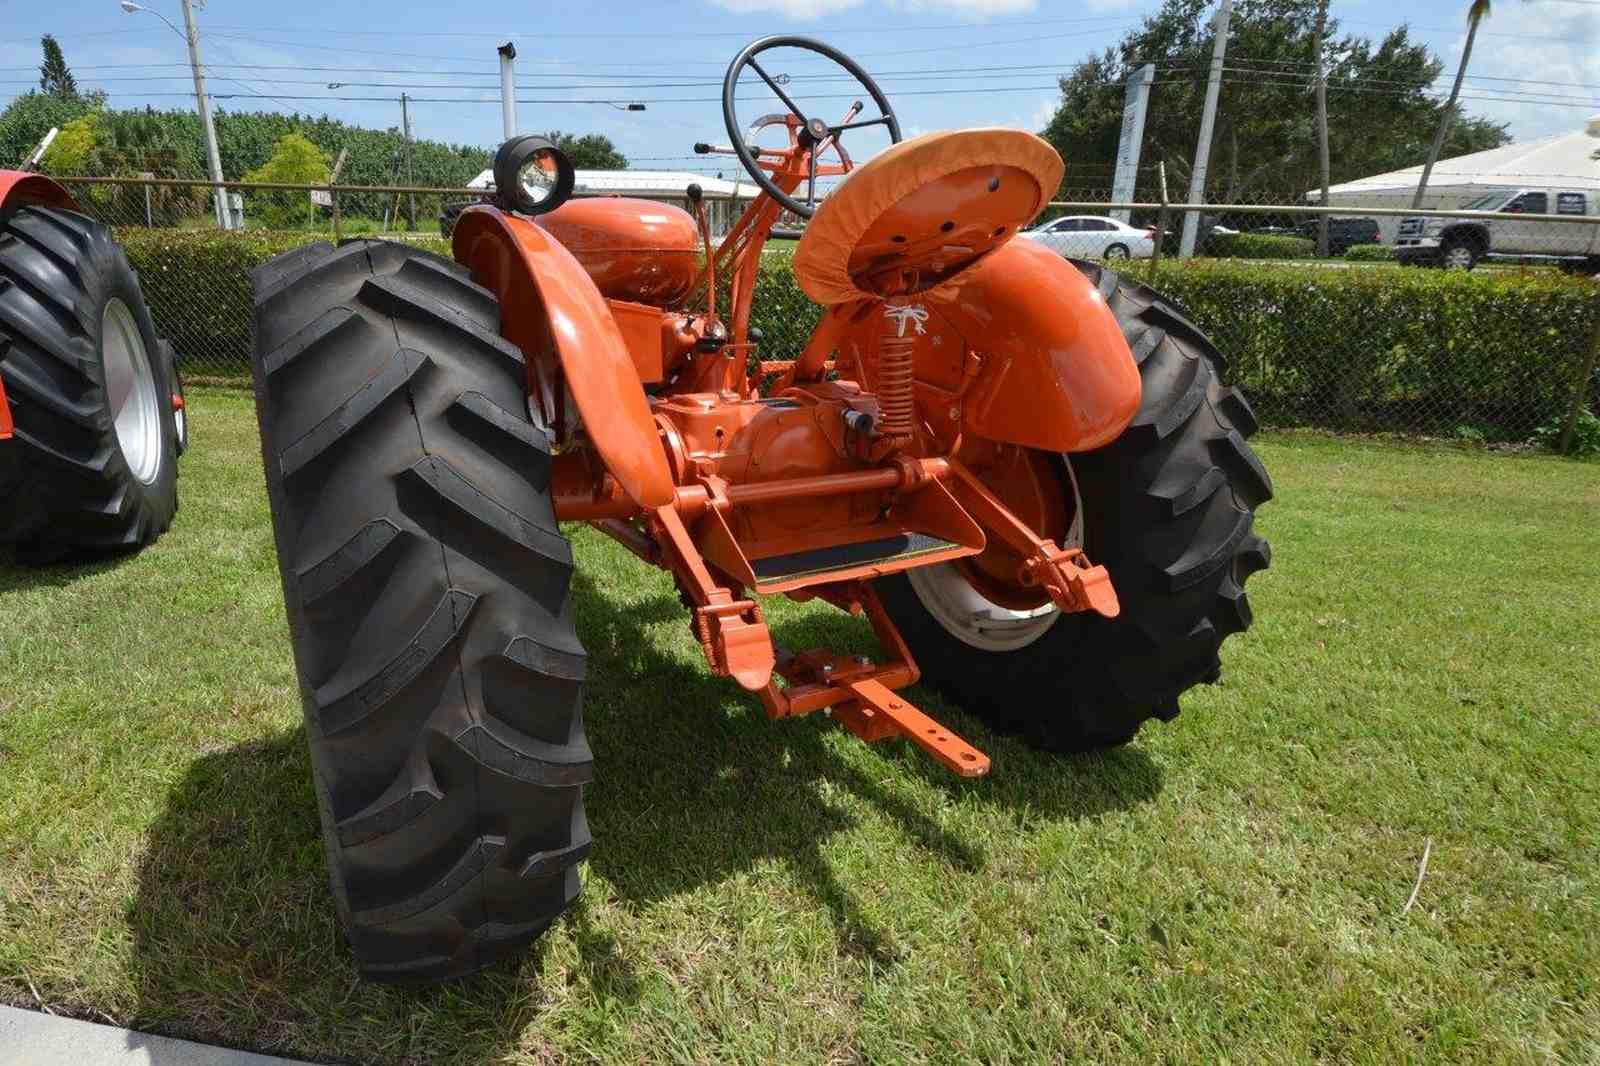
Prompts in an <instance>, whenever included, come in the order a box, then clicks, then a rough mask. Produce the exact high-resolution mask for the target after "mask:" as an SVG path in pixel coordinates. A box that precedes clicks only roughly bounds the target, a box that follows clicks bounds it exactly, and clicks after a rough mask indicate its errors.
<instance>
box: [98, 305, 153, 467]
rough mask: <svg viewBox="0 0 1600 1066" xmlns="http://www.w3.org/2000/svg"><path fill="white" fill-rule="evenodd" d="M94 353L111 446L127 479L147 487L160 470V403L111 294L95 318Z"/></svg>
mask: <svg viewBox="0 0 1600 1066" xmlns="http://www.w3.org/2000/svg"><path fill="white" fill-rule="evenodd" d="M100 349H101V357H102V361H103V362H104V365H105V371H106V407H107V408H108V409H109V410H110V412H111V418H112V422H113V424H114V425H115V427H116V430H117V444H118V446H119V447H121V449H122V458H123V461H124V462H126V463H127V464H128V469H129V470H130V471H132V473H133V476H134V477H135V478H137V479H138V480H139V481H140V482H142V483H143V484H146V485H148V484H150V483H152V482H153V481H155V479H156V474H158V473H159V472H160V470H161V401H160V397H159V395H158V394H157V392H156V377H155V373H154V372H153V371H152V370H151V368H150V355H149V353H148V352H146V351H145V347H144V336H143V335H142V334H141V333H140V332H139V323H138V322H137V321H136V320H135V319H134V317H133V312H132V311H130V310H128V305H127V304H125V303H123V302H122V300H121V299H119V298H118V297H115V296H113V297H112V298H111V299H109V300H107V301H106V308H105V311H104V312H102V313H101V316H100Z"/></svg>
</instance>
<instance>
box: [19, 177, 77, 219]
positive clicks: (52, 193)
mask: <svg viewBox="0 0 1600 1066" xmlns="http://www.w3.org/2000/svg"><path fill="white" fill-rule="evenodd" d="M28 204H38V205H40V206H42V207H65V208H67V209H68V210H70V211H81V210H83V208H81V207H79V206H78V201H77V200H74V199H73V198H72V194H71V193H69V192H68V191H67V190H66V189H64V188H62V187H61V186H60V185H58V184H56V183H55V182H54V181H51V180H50V179H49V178H47V177H45V176H44V175H43V174H29V173H27V172H26V171H22V170H0V211H9V210H11V209H12V208H17V207H23V206H26V205H28Z"/></svg>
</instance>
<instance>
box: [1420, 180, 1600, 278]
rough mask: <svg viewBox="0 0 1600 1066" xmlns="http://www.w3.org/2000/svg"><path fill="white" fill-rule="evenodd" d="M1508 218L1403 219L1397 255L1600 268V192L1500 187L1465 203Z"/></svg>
mask: <svg viewBox="0 0 1600 1066" xmlns="http://www.w3.org/2000/svg"><path fill="white" fill-rule="evenodd" d="M1461 209H1462V210H1463V211H1493V212H1497V213H1499V214H1503V215H1505V216H1506V217H1505V218H1504V219H1498V218H1496V219H1492V220H1491V219H1478V218H1427V217H1415V218H1404V219H1401V220H1400V229H1399V231H1398V233H1397V235H1396V238H1395V256H1396V258H1398V259H1399V260H1400V262H1402V263H1412V264H1422V265H1425V266H1442V267H1448V268H1451V269H1456V270H1471V269H1472V268H1473V267H1475V266H1477V265H1478V262H1479V261H1480V260H1483V259H1497V258H1500V259H1527V260H1544V261H1548V262H1555V263H1559V264H1561V265H1562V266H1563V267H1566V268H1568V269H1573V270H1583V271H1586V272H1589V273H1593V272H1594V271H1600V191H1595V190H1580V189H1561V188H1554V187H1525V188H1520V189H1510V188H1507V189H1498V190H1496V191H1494V192H1490V193H1485V194H1484V195H1482V196H1479V197H1478V198H1477V199H1474V200H1471V201H1469V202H1467V203H1465V204H1462V205H1461ZM1518 215H1573V216H1578V217H1587V218H1590V219H1593V220H1594V222H1593V223H1591V224H1589V225H1583V224H1578V223H1567V222H1539V221H1535V220H1531V219H1519V218H1517V217H1516V216H1518Z"/></svg>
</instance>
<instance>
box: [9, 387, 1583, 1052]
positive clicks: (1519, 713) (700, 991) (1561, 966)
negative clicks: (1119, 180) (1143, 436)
mask: <svg viewBox="0 0 1600 1066" xmlns="http://www.w3.org/2000/svg"><path fill="white" fill-rule="evenodd" d="M195 391H196V395H194V396H193V398H192V401H191V402H192V411H193V415H192V425H193V427H194V439H195V447H194V450H192V451H191V452H190V453H189V456H188V457H187V458H186V460H185V466H184V472H183V478H182V481H181V489H182V498H183V509H182V510H181V512H180V513H179V516H178V522H177V525H176V526H175V527H174V529H173V530H172V532H171V533H169V534H168V535H167V536H166V537H165V538H164V539H162V540H161V542H160V543H159V544H157V545H156V546H155V547H154V548H153V549H151V550H149V551H147V552H145V553H144V554H143V555H140V556H138V557H136V558H131V559H125V560H121V561H118V562H113V563H106V564H102V565H95V566H88V567H83V568H78V569H68V570H60V569H57V570H37V571H32V570H20V569H14V568H8V567H5V566H3V565H0V619H3V623H0V785H3V788H0V1000H3V1001H6V1002H9V1003H12V1004H16V1005H19V1006H25V1007H27V1006H44V1007H48V1008H50V1009H54V1010H56V1011H58V1012H62V1013H67V1014H73V1015H77V1016H80V1017H86V1018H91V1019H98V1020H110V1021H115V1022H118V1023H121V1024H125V1025H129V1026H132V1027H134V1028H137V1029H145V1030H152V1031H161V1032H166V1033H171V1034H175V1035H181V1036H186V1037H191V1038H195V1039H200V1040H209V1041H214V1042H219V1043H224V1044H229V1045H234V1046H243V1047H250V1048H254V1049H258V1050H271V1051H276V1052H279V1053H282V1054H288V1055H293V1056H297V1057H302V1058H310V1059H322V1060H334V1061H341V1062H346V1061H347V1062H397V1061H406V1062H460V1063H467V1062H480V1061H485V1060H505V1061H511V1062H526V1063H545V1062H556V1061H573V1060H578V1061H586V1060H592V1059H600V1060H607V1061H612V1062H637V1061H642V1060H648V1061H669V1060H670V1061H678V1060H684V1061H706V1062H709V1061H717V1062H727V1061H748V1062H785V1063H789V1062H795V1063H799V1062H819V1061H861V1060H870V1061H875V1062H877V1061H889V1062H901V1061H908V1062H909V1061H962V1062H967V1061H986V1062H1016V1063H1042V1062H1050V1061H1060V1060H1065V1059H1072V1058H1083V1059H1088V1060H1093V1061H1108V1060H1138V1061H1154V1060H1160V1061H1167V1062H1209V1061H1219V1060H1221V1059H1223V1058H1228V1059H1230V1060H1232V1061H1262V1060H1271V1061H1306V1060H1324V1061H1341V1062H1344V1061H1356V1062H1372V1063H1389V1062H1394V1061H1399V1060H1413V1059H1424V1060H1433V1061H1450V1062H1461V1061H1497V1062H1498V1061H1530V1062H1531V1061H1539V1062H1546V1061H1563V1060H1564V1061H1569V1062H1575V1063H1577V1062H1585V1063H1593V1062H1595V1061H1596V1060H1597V1057H1600V1035H1597V1034H1600V856H1597V850H1600V536H1597V529H1600V465H1594V464H1579V463H1573V462H1564V461H1559V460H1554V459H1548V458H1533V457H1516V458H1506V457H1491V456H1487V455H1483V454H1479V453H1473V452H1467V451H1457V450H1450V449H1431V450H1430V449H1420V448H1410V447H1401V446H1394V445H1379V444H1369V443H1359V442H1341V441H1334V440H1330V439H1326V438H1321V437H1306V436H1279V437H1268V438H1266V439H1265V440H1263V441H1262V442H1261V446H1260V451H1261V453H1262V455H1263V457H1264V458H1265V460H1266V462H1267V464H1268V466H1269V467H1270V468H1271V470H1272V472H1273V475H1274V477H1275V479H1276V482H1277V488H1278V500H1277V501H1276V502H1274V503H1272V504H1271V505H1270V506H1269V507H1268V508H1267V509H1266V510H1265V511H1264V512H1263V514H1262V516H1261V521H1260V525H1261V527H1262V528H1263V530H1264V532H1265V533H1266V535H1267V536H1268V537H1270V538H1271V540H1272V543H1273V547H1274V549H1275V553H1276V554H1275V563H1274V566H1273V568H1272V569H1271V570H1269V571H1267V572H1265V573H1262V574H1259V575H1257V576H1256V578H1255V579H1254V580H1253V581H1252V583H1251V585H1250V592H1251V599H1252V602H1253V604H1254V607H1255V614H1256V618H1257V624H1256V627H1255V629H1254V630H1253V631H1251V632H1250V633H1249V634H1247V635H1246V636H1245V637H1243V638H1235V639H1234V640H1233V641H1231V642H1229V644H1228V645H1227V647H1226V648H1225V649H1224V658H1225V663H1226V672H1225V676H1224V680H1223V682H1222V684H1220V685H1218V686H1214V687H1210V688H1207V689H1204V690H1203V691H1199V692H1196V693H1194V694H1193V695H1192V696H1191V697H1189V698H1188V700H1187V701H1186V704H1185V712H1184V714H1183V715H1182V716H1181V717H1180V718H1179V719H1178V720H1177V721H1175V722H1173V723H1171V724H1168V725H1160V724H1155V725H1153V726H1152V727H1150V728H1148V729H1147V730H1146V731H1145V733H1143V734H1142V735H1141V737H1140V738H1139V739H1138V741H1137V742H1136V743H1134V744H1133V745H1132V746H1130V747H1128V748H1125V749H1123V750H1120V751H1117V752H1114V753H1112V754H1109V755H1105V756H1102V757H1095V758H1078V759H1061V758H1050V757H1044V756H1041V755H1037V754H1035V753H1032V752H1030V751H1029V750H1027V749H1026V748H1024V747H1022V746H1020V745H1019V744H1016V743H1014V742H1012V741H1010V740H1007V739H1004V738H1001V737H997V736H994V735H993V734H990V733H989V732H987V731H986V730H985V729H984V728H982V726H980V725H979V724H978V723H977V722H976V721H975V720H973V719H972V718H970V717H969V716H967V715H965V714H963V713H962V712H961V711H960V710H959V709H957V708H955V707H951V706H948V705H945V704H942V703H941V702H940V700H939V699H938V698H937V697H936V696H934V694H932V693H931V692H927V691H915V692H914V693H913V694H914V696H915V698H917V699H918V700H919V702H920V703H921V704H922V705H923V706H924V707H926V708H927V709H929V710H930V711H931V712H933V713H934V714H935V715H937V716H939V717H941V718H943V719H944V720H946V721H947V722H949V723H950V724H951V725H952V726H953V727H954V728H956V729H957V730H959V731H960V732H961V733H962V734H963V735H964V736H966V737H968V738H969V739H971V740H973V741H974V742H976V743H977V744H978V745H979V746H980V747H982V748H983V749H985V750H986V751H988V752H989V753H990V754H991V755H992V757H993V759H994V770H993V774H992V776H991V777H989V778H987V779H984V780H979V781H976V782H962V781H959V780H957V779H955V778H953V777H950V776H947V775H946V774H944V773H943V772H942V771H940V770H939V769H938V768H937V767H935V766H934V765H932V764H931V763H930V762H928V761H927V760H925V759H924V758H923V757H921V756H920V755H919V754H917V753H916V752H915V751H914V750H911V749H908V748H907V747H906V746H905V745H904V744H903V743H900V742H894V743H889V744H885V745H880V746H876V747H868V746H866V745H863V744H861V743H860V742H858V741H856V740H855V739H853V738H852V737H850V736H849V735H847V734H845V733H843V732H842V731H840V730H839V729H837V728H836V727H834V726H832V725H831V724H830V723H828V722H827V721H825V720H823V719H822V718H820V717H817V718H814V719H807V720H802V721H797V722H788V723H769V722H767V721H766V720H765V719H764V717H763V716H762V714H761V712H760V710H759V708H758V707H757V706H756V704H755V702H754V701H753V700H749V699H746V698H743V697H742V695H741V694H740V692H739V691H738V690H737V688H736V687H735V686H733V685H732V684H731V683H729V682H721V681H716V680H713V679H712V678H710V677H709V676H708V675H707V673H706V671H705V668H704V665H703V663H702V662H701V660H700V654H699V650H698V647H697V645H696V644H695V642H694V641H693V640H692V639H691V638H690V635H689V631H688V628H687V626H686V624H685V622H684V617H683V614H682V612H681V610H680V608H679V606H678V604H677V599H676V596H675V595H674V593H673V590H672V587H671V584H670V582H669V581H668V580H667V579H666V578H665V577H664V576H663V575H661V574H659V573H656V572H653V571H647V570H645V569H643V568H642V567H641V566H639V565H637V564H636V563H635V562H634V560H633V558H632V556H629V555H627V554H626V553H625V552H623V551H622V550H621V549H619V548H617V547H614V546H613V545H611V544H610V542H608V541H605V540H603V539H601V538H599V537H597V536H594V535H590V534H588V533H580V534H579V535H578V536H577V539H576V548H577V553H578V556H579V559H580V576H579V578H578V582H579V583H578V585H577V602H578V614H579V620H578V626H579V632H580V634H581V635H582V637H583V640H584V642H585V644H586V645H587V646H588V648H589V652H590V676H591V678H592V681H591V683H590V688H589V694H588V722H589V734H590V737H591V741H592V743H593V746H594V749H595V755H596V759H597V779H596V783H595V784H594V786H593V787H592V788H591V790H590V792H589V812H590V820H591V823H592V825H593V827H594V833H595V839H596V848H595V852H594V856H593V858H592V860H591V861H590V863H589V866H588V873H587V884H588V887H587V889H586V891H585V895H584V897H583V902H582V904H581V905H580V906H579V907H578V908H577V909H576V911H575V912H574V913H572V914H571V915H570V916H569V917H568V918H566V919H565V920H564V921H562V922H561V923H560V924H559V925H558V926H557V927H556V928H555V929H554V930H553V931H552V932H551V933H550V935H548V936H546V937H545V938H544V940H543V941H542V942H541V943H540V945H539V946H538V947H537V948H536V949H535V950H533V951H532V952H530V953H529V954H528V955H527V956H526V957H525V958H524V959H522V960H521V961H520V963H518V964H515V965H507V966H504V967H502V968H500V969H498V970H495V971H492V972H490V973H488V974H485V975H482V976H480V977H477V978H474V979H472V980H469V981H466V982H463V983H459V984H455V985H451V986H448V987H442V988H426V989H421V990H409V989H396V988H385V987H379V986H372V985H366V984H362V983H360V982H358V981H357V980H356V976H355V968H354V966H353V964H352V961H351V957H350V955H349V953H348V951H347V950H346V948H345V947H344V945H343V943H342V941H341V937H340V933H339V931H338V929H337V926H336V923H335V918H334V912H333V906H332V903H331V902H330V899H329V896H328V893H327V886H326V884H325V874H324V868H323V860H322V851H321V845H320V843H319V837H318V827H317V814H316V808H315V804H314V802H313V799H312V793H311V787H310V782H309V769H308V761H307V757H306V752H305V738H304V735H303V731H302V729H301V726H300V706H299V698H298V695H297V693H296V689H295V682H294V674H293V667H292V664H291V661H290V653H289V646H288V640H287V636H286V633H285V629H284V621H283V611H282V606H281V604H280V602H279V587H278V575H277V570H276V567H275V563H274V560H273V549H272V536H271V531H270V529H269V526H268V516H267V505H266V499H265V494H264V493H263V491H262V482H261V474H260V469H259V452H258V450H257V444H256V431H255V419H254V414H253V411H252V409H251V407H250V404H249V402H248V399H247V397H246V396H245V395H244V394H241V393H232V392H226V391H203V390H195ZM768 617H769V620H770V621H771V622H772V625H773V629H774V631H775V634H776V636H777V637H778V639H779V640H780V641H781V642H782V643H784V644H785V645H787V646H790V647H802V648H803V647H807V646H813V645H815V644H819V643H822V642H825V641H826V642H830V643H832V644H834V645H835V646H847V647H848V646H858V645H859V646H862V647H865V645H866V642H867V641H868V640H869V639H870V636H869V633H868V631H867V630H866V628H865V626H864V624H859V623H857V622H855V621H851V620H847V619H843V618H842V616H839V615H838V614H837V613H835V612H833V611H832V610H831V609H830V608H826V607H818V606H815V605H808V606H799V605H794V604H789V603H786V602H777V603H774V604H773V605H772V607H771V611H770V613H769V616H768ZM1023 696H1024V694H1022V693H1019V694H1018V697H1019V698H1023ZM1429 841H1431V842H1432V849H1431V855H1430V858H1429V862H1428V868H1427V875H1426V877H1425V879H1424V880H1423V882H1422V886H1421V891H1420V894H1419V896H1418V899H1417V903H1416V905H1415V906H1414V907H1413V908H1412V909H1411V911H1410V912H1409V913H1406V914H1403V913H1402V910H1403V908H1404V906H1405V903H1406V899H1407V897H1408V896H1409V895H1410V894H1411V891H1412V886H1413V883H1414V881H1415V879H1416V875H1417V869H1418V862H1419V860H1420V859H1421V857H1422V853H1423V850H1424V847H1425V845H1427V844H1428V842H1429Z"/></svg>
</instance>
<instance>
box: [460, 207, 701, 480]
mask: <svg viewBox="0 0 1600 1066" xmlns="http://www.w3.org/2000/svg"><path fill="white" fill-rule="evenodd" d="M452 246H453V249H454V253H455V258H456V261H457V262H459V263H460V264H461V265H463V266H465V267H466V268H467V269H469V270H471V271H472V277H473V280H474V281H476V282H477V283H478V284H480V285H482V286H484V287H485V288H487V289H489V290H490V291H491V292H493V293H494V294H495V295H496V296H497V297H499V300H500V316H501V317H500V321H501V326H500V331H501V333H502V334H503V335H504V336H505V337H506V339H507V340H510V341H511V342H513V343H514V344H516V345H517V347H518V348H521V349H522V353H523V357H524V358H525V359H526V361H527V364H528V394H529V396H530V397H533V398H537V397H538V390H539V387H540V386H539V377H538V373H539V371H538V368H539V366H540V364H541V363H542V364H544V365H545V366H546V367H547V368H548V364H549V362H550V361H551V360H552V359H554V360H555V361H556V362H557V363H558V365H559V367H560V370H561V376H562V378H564V379H565V382H566V387H567V389H568V391H570V392H571V394H572V399H573V402H575V403H576V404H577V407H578V414H579V416H580V417H581V418H582V420H583V426H584V430H585V432H586V433H587V434H588V437H589V439H590V440H591V441H593V442H594V447H595V450H596V451H598V452H599V453H600V458H601V459H602V460H603V461H604V462H605V465H606V469H607V470H608V471H610V473H611V475H612V476H613V477H615V478H616V479H617V483H618V484H619V485H621V486H622V489H623V491H624V492H626V493H627V494H628V496H629V497H631V498H632V499H633V501H634V503H636V504H638V505H639V506H641V507H645V508H655V507H663V506H665V505H667V504H669V503H671V502H672V500H673V498H674V486H673V481H672V472H671V470H670V469H668V467H667V456H666V453H665V452H664V451H663V450H662V446H661V440H660V436H659V435H658V433H657V431H656V424H655V420H654V419H653V418H652V417H651V415H650V405H649V402H648V401H647V400H646V399H645V394H644V385H643V383H642V382H641V381H640V380H639V372H638V370H637V369H635V367H634V362H633V357H632V356H631V355H630V354H629V353H628V346H627V343H626V342H625V341H624V340H623V337H622V331H621V329H620V328H619V327H618V326H617V322H616V319H614V318H613V317H612V316H611V310H610V308H609V307H607V306H606V301H605V298H604V297H603V296H601V295H600V290H599V289H598V288H596V287H595V284H594V281H593V280H592V279H591V278H590V277H589V274H588V272H587V271H585V270H584V269H583V266H582V264H580V263H579V262H578V260H577V259H576V258H575V257H574V256H573V254H572V253H571V252H569V251H568V250H567V249H566V248H565V247H563V246H562V244H561V242H560V241H558V240H556V239H555V238H554V237H552V236H551V235H550V234H549V233H547V232H546V231H544V230H543V229H540V228H539V227H538V226H536V225H534V224H533V223H532V222H531V221H529V220H528V219H525V218H521V217H518V216H516V215H512V214H508V213H507V212H505V211H502V210H500V209H499V208H498V207H492V206H489V205H477V206H473V207H469V208H467V210H465V211H463V212H462V213H461V217H460V218H459V219H458V220H457V222H456V225H455V231H454V234H453V238H452ZM547 380H548V378H547Z"/></svg>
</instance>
